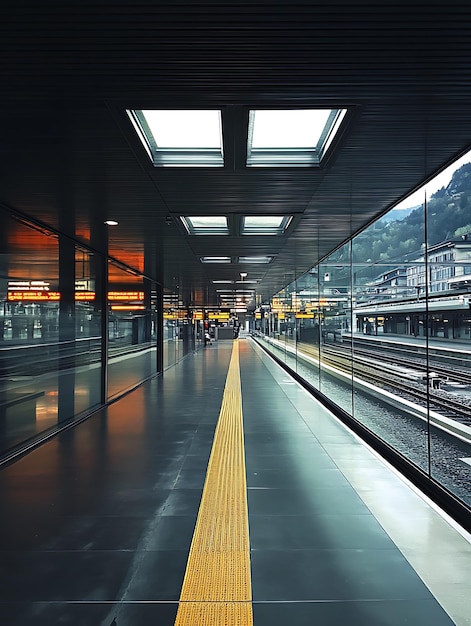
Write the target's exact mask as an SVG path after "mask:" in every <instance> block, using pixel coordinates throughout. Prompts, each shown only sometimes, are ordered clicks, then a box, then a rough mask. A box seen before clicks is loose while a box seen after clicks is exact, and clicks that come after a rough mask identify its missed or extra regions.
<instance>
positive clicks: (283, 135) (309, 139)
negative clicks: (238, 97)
mask: <svg viewBox="0 0 471 626" xmlns="http://www.w3.org/2000/svg"><path fill="white" fill-rule="evenodd" d="M346 112H347V109H281V110H253V111H250V115H249V129H248V140H247V166H249V167H250V166H265V167H267V166H271V167H280V166H282V167H286V166H288V167H296V166H297V167H299V166H316V165H317V166H318V165H320V163H321V161H322V159H323V157H324V156H325V154H326V152H327V149H328V148H329V147H330V146H331V144H332V141H333V139H334V137H335V136H336V134H337V133H338V131H339V129H340V127H341V124H342V121H343V119H344V117H345V114H346Z"/></svg>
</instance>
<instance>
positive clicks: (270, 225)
mask: <svg viewBox="0 0 471 626" xmlns="http://www.w3.org/2000/svg"><path fill="white" fill-rule="evenodd" d="M292 217H293V216H292V215H245V216H244V217H243V220H242V234H243V235H282V234H283V233H284V232H285V230H286V229H287V228H288V226H289V224H290V222H291V220H292Z"/></svg>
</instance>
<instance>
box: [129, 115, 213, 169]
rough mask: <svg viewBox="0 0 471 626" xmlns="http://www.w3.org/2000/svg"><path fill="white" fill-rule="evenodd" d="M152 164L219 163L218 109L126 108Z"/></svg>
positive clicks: (211, 164)
mask: <svg viewBox="0 0 471 626" xmlns="http://www.w3.org/2000/svg"><path fill="white" fill-rule="evenodd" d="M127 114H128V115H129V117H130V119H131V121H132V123H133V126H134V128H135V130H136V132H137V134H138V135H139V138H140V139H141V141H142V143H143V144H144V147H145V148H146V150H147V153H148V154H149V156H150V158H151V159H152V162H153V163H154V165H155V166H191V167H201V166H212V167H215V166H216V167H217V166H219V167H222V166H223V165H224V158H223V154H222V129H221V112H220V111H202V110H196V111H179V110H175V111H171V110H160V109H158V110H132V111H131V110H128V111H127Z"/></svg>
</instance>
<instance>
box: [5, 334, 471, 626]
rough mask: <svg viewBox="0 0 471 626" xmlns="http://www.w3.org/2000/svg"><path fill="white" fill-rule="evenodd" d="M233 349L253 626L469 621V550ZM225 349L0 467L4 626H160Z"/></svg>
mask: <svg viewBox="0 0 471 626" xmlns="http://www.w3.org/2000/svg"><path fill="white" fill-rule="evenodd" d="M238 344H239V350H240V355H239V358H240V376H241V388H242V398H243V400H242V410H243V423H244V433H245V435H244V439H245V462H246V480H247V499H248V516H249V519H248V522H249V533H250V548H251V552H250V559H251V576H252V602H253V623H254V624H255V625H256V626H268V625H270V626H278V625H280V626H281V625H283V626H286V624H287V623H292V624H293V625H296V626H307V625H309V626H310V625H311V624H314V623H319V624H329V625H333V626H336V625H337V624H338V625H340V624H341V625H342V626H344V625H345V624H347V623H348V624H349V625H350V626H369V625H372V626H377V625H378V624H381V626H393V625H394V626H397V624H401V623H404V624H406V623H410V624H414V625H421V624H433V625H434V626H445V625H447V626H449V625H450V624H453V623H454V624H458V625H459V626H465V624H469V615H471V603H470V602H471V601H470V596H469V589H471V558H470V557H471V543H470V538H469V537H468V536H466V534H465V533H463V532H459V529H456V528H455V527H454V525H453V524H452V523H450V522H449V520H447V519H446V518H444V517H443V516H442V515H440V513H439V512H438V511H436V510H435V508H434V507H433V506H431V505H430V504H429V503H428V502H427V501H426V500H425V499H423V498H422V497H421V496H420V494H418V493H416V492H415V490H414V489H413V488H411V487H410V486H409V485H408V484H407V483H406V482H405V481H404V480H403V479H402V478H401V477H399V476H398V475H397V474H396V473H395V472H394V471H392V470H391V469H390V468H389V467H388V466H387V465H385V464H384V463H383V462H382V461H381V460H380V459H379V458H377V456H376V455H375V454H374V453H373V452H371V451H370V450H369V449H368V448H367V447H365V446H364V445H363V444H362V442H360V441H359V440H358V439H357V438H356V437H355V436H353V435H352V434H351V433H350V432H348V431H347V430H346V429H345V428H344V427H343V426H342V425H341V424H340V423H338V422H337V421H336V420H335V418H333V417H332V416H331V415H330V414H329V413H328V412H327V411H326V410H325V409H324V408H323V407H322V406H320V405H319V404H318V403H317V402H316V401H315V400H313V399H312V398H311V397H310V396H309V395H308V394H307V392H306V391H304V390H303V389H301V388H300V387H299V386H298V385H297V384H296V383H295V382H294V381H293V380H292V379H291V378H290V377H289V376H288V375H287V374H286V373H285V372H284V371H283V370H281V369H280V368H279V367H278V366H277V365H276V364H274V363H273V362H272V361H271V360H270V359H269V357H268V356H266V355H265V354H263V353H262V352H261V351H260V350H259V349H258V348H257V347H256V346H255V345H254V344H253V343H252V342H251V341H250V340H245V339H241V340H239V341H238ZM232 347H233V342H232V341H220V342H216V343H215V344H214V345H213V346H212V348H211V349H210V350H209V349H206V350H205V349H202V350H200V351H198V353H196V354H195V355H191V356H189V357H187V358H186V359H184V360H183V361H181V362H180V363H179V364H178V365H177V366H176V367H174V368H171V369H169V370H167V371H166V372H165V374H164V376H163V377H161V378H157V379H153V380H151V381H149V382H147V383H145V384H144V385H142V386H141V387H139V388H138V389H137V390H135V391H134V392H132V393H130V394H129V395H127V396H125V397H124V398H122V399H121V400H119V401H118V402H116V403H114V404H113V405H111V406H110V407H109V408H108V409H107V410H104V411H101V412H99V413H97V414H96V415H94V416H93V417H92V418H90V419H89V420H87V421H86V422H84V423H82V424H80V425H79V426H77V427H76V428H73V429H69V430H68V431H65V432H64V433H62V434H61V435H60V436H59V437H56V438H54V439H52V440H50V441H48V442H47V443H45V444H44V445H42V446H41V447H39V448H38V449H36V450H35V451H33V452H31V453H30V454H29V455H27V456H25V457H23V458H22V459H21V460H19V461H17V462H16V463H14V464H11V465H9V466H8V467H5V468H3V470H2V471H1V472H0V499H1V510H2V516H1V519H0V531H1V532H0V542H1V544H0V549H1V565H0V571H1V581H0V582H1V586H0V589H1V591H0V613H1V615H2V616H4V617H3V619H2V622H4V623H5V624H8V625H9V626H15V625H27V624H34V625H35V626H42V625H43V624H47V625H48V626H49V625H50V624H61V623H65V624H67V623H69V624H74V626H75V625H82V624H83V625H85V624H86V625H87V626H90V625H91V624H101V625H103V626H109V625H110V624H117V626H125V625H129V626H131V625H132V626H141V625H144V624H148V623H149V622H151V621H153V622H154V623H156V624H159V625H161V626H167V625H168V626H170V625H173V624H174V622H175V618H176V613H177V608H178V600H179V598H180V593H181V589H182V583H183V577H184V573H185V569H186V566H187V560H188V552H189V547H190V543H191V541H192V537H193V531H194V528H195V522H196V518H197V514H198V509H199V505H200V500H201V494H202V490H203V485H204V481H205V476H206V468H207V464H208V459H209V455H210V451H211V446H212V443H213V438H214V431H215V426H216V421H217V419H218V416H219V413H220V410H221V402H222V397H223V391H224V387H225V384H226V375H227V372H228V366H229V361H230V357H231V353H232ZM113 620H114V621H113ZM195 626H198V625H196V624H195ZM240 626H244V625H243V624H240Z"/></svg>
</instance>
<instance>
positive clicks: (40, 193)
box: [0, 0, 471, 305]
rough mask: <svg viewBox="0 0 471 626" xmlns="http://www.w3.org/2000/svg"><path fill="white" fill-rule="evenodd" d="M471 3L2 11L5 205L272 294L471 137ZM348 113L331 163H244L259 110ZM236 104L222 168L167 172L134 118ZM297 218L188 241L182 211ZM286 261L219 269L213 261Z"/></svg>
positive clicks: (142, 266) (0, 152) (198, 291)
mask: <svg viewBox="0 0 471 626" xmlns="http://www.w3.org/2000/svg"><path fill="white" fill-rule="evenodd" d="M470 18H471V3H469V2H464V1H460V2H453V1H452V2H448V3H435V4H434V3H428V4H427V3H423V2H417V1H413V0H412V1H408V2H402V1H398V0H395V1H394V2H389V1H382V2H375V3H374V2H353V1H348V2H346V1H344V2H338V1H335V0H329V1H327V0H323V1H317V2H316V1H315V0H309V1H306V2H284V1H283V2H277V1H274V0H271V1H270V2H268V1H266V2H265V1H260V0H246V1H225V0H211V1H206V2H189V1H182V0H171V1H166V2H162V1H159V0H153V1H150V0H146V1H141V2H129V1H125V0H114V1H113V2H103V1H99V0H98V1H95V2H85V1H83V2H80V3H78V2H64V1H63V2H54V3H53V2H47V1H43V2H36V3H31V2H29V3H25V2H22V1H21V0H16V2H13V1H12V0H10V2H8V3H4V4H3V5H2V8H1V9H0V58H1V65H0V124H1V133H0V177H1V178H0V180H1V182H0V203H2V204H3V205H5V206H8V207H10V208H13V209H15V210H17V211H20V212H24V213H25V214H28V215H30V216H33V217H34V218H35V219H36V220H38V221H40V222H43V223H46V224H48V225H50V226H51V227H53V228H55V229H59V230H61V231H62V232H65V233H66V234H69V235H71V236H73V237H76V238H78V239H79V240H83V241H86V242H87V243H88V244H90V245H91V246H92V247H94V248H97V249H101V250H103V249H104V245H105V240H106V238H105V236H104V226H103V220H104V219H106V218H107V217H109V218H114V219H116V220H118V221H119V226H117V227H115V228H114V229H109V231H108V232H109V253H110V254H111V255H112V256H113V257H115V258H117V259H119V260H121V261H123V262H125V263H128V264H129V265H131V266H133V267H136V268H137V269H139V270H141V271H144V272H145V273H146V274H147V275H149V276H152V277H153V278H155V279H157V280H159V281H160V282H162V283H163V284H164V286H165V287H167V288H170V289H176V288H177V285H178V289H179V290H180V294H181V296H182V298H183V300H184V302H185V303H186V304H194V305H211V304H217V298H216V291H215V289H216V285H213V283H212V281H213V280H222V279H226V280H237V279H238V278H239V273H240V272H241V271H244V272H247V274H248V277H247V278H248V279H252V280H257V281H258V282H257V285H256V292H257V295H258V296H259V299H262V300H266V299H267V298H269V296H271V295H272V294H273V293H275V292H277V291H278V290H279V289H280V288H282V287H283V286H285V284H286V283H288V282H290V281H291V280H292V279H293V278H294V277H296V276H298V275H300V274H302V273H303V272H305V271H306V270H308V269H309V268H310V267H312V265H314V264H315V262H316V261H317V260H318V259H320V258H322V257H323V256H325V255H326V254H327V253H328V252H329V251H331V250H332V249H334V248H335V247H337V246H338V245H339V244H340V243H342V242H343V241H344V240H345V239H346V238H348V237H349V236H350V235H351V234H352V233H354V232H356V231H357V230H359V229H361V228H362V227H364V226H365V225H366V224H367V223H368V222H370V221H371V220H372V219H373V218H374V217H375V216H377V215H379V214H380V213H382V212H384V211H385V210H386V209H387V208H388V207H390V206H391V205H392V204H394V203H395V202H396V201H398V200H399V199H400V198H401V197H403V196H404V195H405V194H407V193H408V192H409V191H410V190H411V189H413V188H415V187H417V186H419V184H420V183H422V182H423V181H425V180H426V179H427V178H429V177H430V176H431V175H432V174H433V173H434V172H435V171H437V169H441V168H443V167H444V166H445V165H446V164H447V163H448V162H449V161H450V160H451V159H452V158H454V157H455V156H457V155H459V154H460V153H462V152H463V151H465V150H466V149H467V148H469V145H470V144H471V106H470V104H471V52H470V51H471V31H470V24H471V22H470ZM307 107H325V108H327V107H348V108H349V110H350V112H351V117H350V120H349V124H348V127H347V129H346V131H345V132H344V134H343V136H342V137H341V140H340V143H339V145H338V146H337V150H336V151H335V153H334V154H333V156H332V157H331V158H330V159H329V160H328V161H327V162H326V163H325V165H323V166H322V167H320V168H315V167H303V168H293V167H291V168H246V167H245V164H244V154H245V141H246V134H247V126H246V119H247V112H248V110H249V109H256V108H307ZM146 108H147V109H150V108H157V109H158V108H163V109H173V108H175V109H178V108H180V109H206V108H215V109H221V110H222V111H223V120H224V127H223V133H224V147H225V157H226V161H225V166H224V167H223V168H168V167H166V168H155V167H153V165H152V164H151V162H150V160H149V159H148V157H147V155H146V153H145V151H144V149H143V147H142V145H141V144H140V142H139V140H138V138H137V136H136V134H135V132H134V130H133V128H132V126H131V124H130V122H129V119H128V118H127V116H126V114H125V110H126V109H146ZM211 214H214V215H228V216H236V217H237V216H240V215H247V214H256V215H264V214H266V215H272V214H282V215H284V214H294V215H296V217H297V219H296V222H295V224H294V227H293V228H292V229H291V231H290V233H289V234H288V235H286V236H282V237H275V236H250V237H242V236H238V235H231V236H229V237H227V236H224V237H223V236H196V237H189V236H187V235H185V233H184V232H183V231H182V230H181V228H180V227H179V226H178V223H177V217H178V216H179V215H211ZM220 255H224V256H231V257H239V256H255V255H269V256H273V261H272V262H271V263H270V264H268V265H259V264H254V265H252V264H248V265H241V264H238V263H232V264H230V265H217V264H211V265H204V264H202V263H201V261H200V257H201V256H220Z"/></svg>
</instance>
